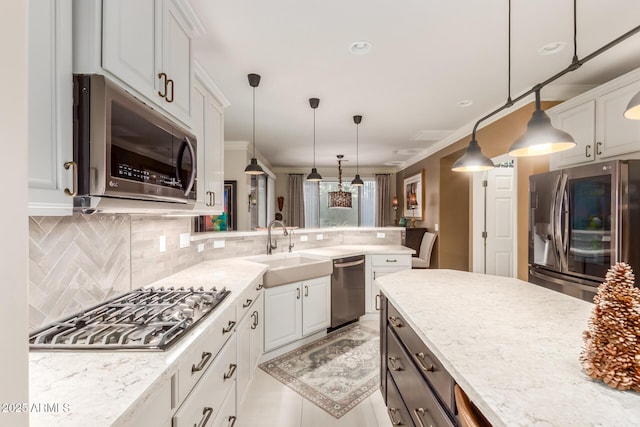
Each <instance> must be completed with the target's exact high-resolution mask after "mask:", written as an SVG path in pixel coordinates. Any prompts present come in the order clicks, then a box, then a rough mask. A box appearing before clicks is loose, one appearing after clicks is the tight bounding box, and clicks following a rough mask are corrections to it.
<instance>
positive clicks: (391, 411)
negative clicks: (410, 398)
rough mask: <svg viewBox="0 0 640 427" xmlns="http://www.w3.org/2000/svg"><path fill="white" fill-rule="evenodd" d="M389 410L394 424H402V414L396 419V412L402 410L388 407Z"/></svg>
mask: <svg viewBox="0 0 640 427" xmlns="http://www.w3.org/2000/svg"><path fill="white" fill-rule="evenodd" d="M387 412H388V413H389V418H390V419H391V424H392V425H394V426H399V425H402V419H401V418H400V415H398V419H397V420H396V413H398V412H400V410H398V409H396V408H389V409H387Z"/></svg>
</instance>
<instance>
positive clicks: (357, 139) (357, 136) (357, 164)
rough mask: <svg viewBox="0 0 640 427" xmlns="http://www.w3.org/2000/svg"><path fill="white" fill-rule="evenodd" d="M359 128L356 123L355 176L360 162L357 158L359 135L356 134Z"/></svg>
mask: <svg viewBox="0 0 640 427" xmlns="http://www.w3.org/2000/svg"><path fill="white" fill-rule="evenodd" d="M359 127H360V125H359V124H358V123H356V175H358V174H359V170H358V168H359V165H360V160H359V156H358V145H359V143H360V134H359V133H358V128H359Z"/></svg>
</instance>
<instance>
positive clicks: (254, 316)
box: [251, 311, 258, 329]
mask: <svg viewBox="0 0 640 427" xmlns="http://www.w3.org/2000/svg"><path fill="white" fill-rule="evenodd" d="M251 318H252V319H253V323H251V329H255V328H257V327H258V312H257V311H254V312H253V313H251Z"/></svg>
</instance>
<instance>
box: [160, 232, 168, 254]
mask: <svg viewBox="0 0 640 427" xmlns="http://www.w3.org/2000/svg"><path fill="white" fill-rule="evenodd" d="M158 247H159V248H160V252H166V251H167V236H160V238H159V239H158Z"/></svg>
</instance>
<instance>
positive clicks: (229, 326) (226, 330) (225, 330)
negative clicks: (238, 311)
mask: <svg viewBox="0 0 640 427" xmlns="http://www.w3.org/2000/svg"><path fill="white" fill-rule="evenodd" d="M234 326H236V321H235V320H229V323H228V324H227V327H226V328H222V335H224V334H226V333H229V332H231V331H232V330H233V327H234Z"/></svg>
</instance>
